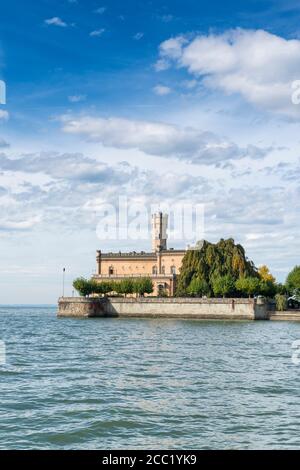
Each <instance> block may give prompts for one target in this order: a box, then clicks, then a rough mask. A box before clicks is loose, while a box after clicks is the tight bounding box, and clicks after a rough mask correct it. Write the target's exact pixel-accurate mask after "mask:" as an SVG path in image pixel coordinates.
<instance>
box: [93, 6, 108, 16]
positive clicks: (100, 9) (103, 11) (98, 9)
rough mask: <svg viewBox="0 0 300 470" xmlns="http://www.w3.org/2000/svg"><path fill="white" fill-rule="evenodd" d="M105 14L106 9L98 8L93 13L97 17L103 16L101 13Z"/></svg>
mask: <svg viewBox="0 0 300 470" xmlns="http://www.w3.org/2000/svg"><path fill="white" fill-rule="evenodd" d="M105 12H106V7H100V8H97V9H96V10H95V13H98V15H103V13H105Z"/></svg>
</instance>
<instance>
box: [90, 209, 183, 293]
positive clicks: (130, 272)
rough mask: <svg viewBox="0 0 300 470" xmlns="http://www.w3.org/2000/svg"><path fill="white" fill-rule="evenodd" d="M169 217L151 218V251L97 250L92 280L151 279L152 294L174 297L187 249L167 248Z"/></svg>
mask: <svg viewBox="0 0 300 470" xmlns="http://www.w3.org/2000/svg"><path fill="white" fill-rule="evenodd" d="M167 224H168V216H167V215H166V214H162V213H158V214H154V215H153V216H152V252H143V251H142V252H140V253H137V252H135V251H133V252H131V253H122V252H121V251H120V252H118V253H102V252H101V251H100V250H99V251H97V274H96V275H94V276H93V278H94V279H95V280H98V281H104V280H108V279H110V280H120V279H122V278H124V277H131V278H135V279H136V278H138V277H145V276H146V277H150V278H151V279H152V281H153V285H154V292H153V294H154V295H159V294H160V293H162V292H164V293H166V294H167V295H169V296H173V295H174V293H175V288H176V277H177V275H178V274H179V271H180V268H181V264H182V258H183V257H184V255H185V252H186V250H174V249H168V248H167Z"/></svg>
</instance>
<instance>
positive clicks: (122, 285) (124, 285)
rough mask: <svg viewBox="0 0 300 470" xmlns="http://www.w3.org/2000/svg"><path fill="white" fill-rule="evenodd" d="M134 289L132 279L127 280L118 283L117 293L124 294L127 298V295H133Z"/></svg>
mask: <svg viewBox="0 0 300 470" xmlns="http://www.w3.org/2000/svg"><path fill="white" fill-rule="evenodd" d="M133 289H134V282H133V280H132V279H129V278H125V279H122V280H121V281H119V282H116V288H115V291H116V292H117V293H118V294H124V295H125V297H126V295H127V294H132V293H133Z"/></svg>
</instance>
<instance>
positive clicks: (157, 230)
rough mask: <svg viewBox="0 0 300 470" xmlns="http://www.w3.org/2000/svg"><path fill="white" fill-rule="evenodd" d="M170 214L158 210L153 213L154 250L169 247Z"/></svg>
mask: <svg viewBox="0 0 300 470" xmlns="http://www.w3.org/2000/svg"><path fill="white" fill-rule="evenodd" d="M167 228H168V215H167V214H163V213H162V212H158V213H156V214H153V215H152V251H154V252H155V251H160V250H166V249H167Z"/></svg>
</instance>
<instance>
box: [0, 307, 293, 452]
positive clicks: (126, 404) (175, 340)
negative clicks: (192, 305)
mask: <svg viewBox="0 0 300 470" xmlns="http://www.w3.org/2000/svg"><path fill="white" fill-rule="evenodd" d="M0 340H2V341H5V344H6V364H5V365H0V387H1V403H0V448H1V449H5V448H6V449H30V448H38V449H97V448H98V449H125V448H127V449H128V448H131V449H138V448H141V449H159V448H164V449H183V448H187V449H248V448H251V449H253V448H256V449H267V448H277V449H279V448H300V366H297V365H294V364H293V362H292V360H291V356H292V352H293V350H292V349H291V343H292V342H293V341H294V340H300V323H289V322H236V323H234V322H203V321H175V320H153V319H151V320H150V319H149V320H145V319H141V320H139V319H117V318H115V319H100V318H99V319H57V318H56V309H55V308H53V307H0Z"/></svg>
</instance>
